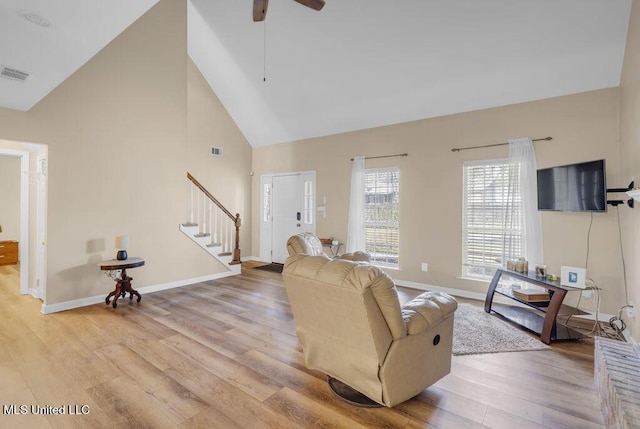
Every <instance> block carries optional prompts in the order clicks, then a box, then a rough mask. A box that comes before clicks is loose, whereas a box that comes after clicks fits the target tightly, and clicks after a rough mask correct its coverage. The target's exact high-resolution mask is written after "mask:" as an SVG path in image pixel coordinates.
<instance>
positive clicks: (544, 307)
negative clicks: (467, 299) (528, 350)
mask: <svg viewBox="0 0 640 429" xmlns="http://www.w3.org/2000/svg"><path fill="white" fill-rule="evenodd" d="M503 276H505V277H511V278H514V279H517V280H521V281H524V282H526V283H531V284H534V285H536V286H542V287H543V288H544V289H545V290H547V291H549V292H550V295H551V296H550V299H549V302H548V303H537V302H529V301H526V300H524V299H520V298H518V297H516V296H514V295H513V292H512V289H511V288H510V287H498V284H499V282H500V279H501V278H502V277H503ZM582 290H583V289H579V288H574V287H568V286H562V285H561V284H560V282H558V281H555V282H552V281H549V280H547V279H545V278H544V277H536V275H535V273H533V272H529V273H519V272H516V271H511V270H507V269H498V270H497V271H496V274H495V275H494V276H493V279H492V280H491V284H490V285H489V290H487V297H486V299H485V302H484V311H486V312H487V313H491V312H492V311H493V312H494V313H496V314H499V315H500V316H502V317H504V318H505V319H507V320H510V321H512V322H514V323H516V324H518V325H520V326H522V327H524V328H526V329H528V330H530V331H532V332H535V333H537V334H539V335H540V340H541V341H542V342H543V343H545V344H549V343H551V341H555V340H568V339H578V338H584V337H585V336H586V335H584V334H582V333H580V332H578V331H576V330H575V329H572V328H570V327H568V326H566V325H563V324H561V323H559V322H558V321H557V317H558V314H561V315H578V314H587V313H586V312H584V311H582V310H579V309H577V308H573V307H569V306H567V305H564V304H562V301H563V300H564V297H565V296H566V295H567V292H571V291H582ZM496 293H498V294H500V295H502V296H505V297H507V298H510V299H512V300H514V301H517V302H519V303H521V304H524V305H525V306H526V308H525V307H523V306H517V305H505V304H497V303H496V304H494V303H493V297H494V295H495V294H496Z"/></svg>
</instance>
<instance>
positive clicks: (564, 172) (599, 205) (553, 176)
mask: <svg viewBox="0 0 640 429" xmlns="http://www.w3.org/2000/svg"><path fill="white" fill-rule="evenodd" d="M538 210H555V211H567V212H606V211H607V184H606V169H605V162H604V159H600V160H597V161H589V162H582V163H580V164H570V165H562V166H559V167H552V168H545V169H541V170H538Z"/></svg>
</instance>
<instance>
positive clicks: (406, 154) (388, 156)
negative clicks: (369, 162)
mask: <svg viewBox="0 0 640 429" xmlns="http://www.w3.org/2000/svg"><path fill="white" fill-rule="evenodd" d="M394 156H401V157H403V158H404V157H405V156H409V154H408V153H397V154H395V155H382V156H365V157H364V159H376V158H393V157H394ZM351 161H353V158H351Z"/></svg>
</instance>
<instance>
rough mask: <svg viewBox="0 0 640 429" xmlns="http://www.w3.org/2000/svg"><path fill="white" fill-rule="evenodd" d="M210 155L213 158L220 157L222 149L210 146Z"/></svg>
mask: <svg viewBox="0 0 640 429" xmlns="http://www.w3.org/2000/svg"><path fill="white" fill-rule="evenodd" d="M211 155H213V156H220V157H221V156H222V148H221V147H214V146H211Z"/></svg>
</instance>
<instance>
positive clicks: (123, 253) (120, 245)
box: [116, 235, 129, 261]
mask: <svg viewBox="0 0 640 429" xmlns="http://www.w3.org/2000/svg"><path fill="white" fill-rule="evenodd" d="M128 247H129V236H128V235H120V236H118V237H116V249H118V253H117V255H116V259H117V260H118V261H126V260H127V248H128Z"/></svg>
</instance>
